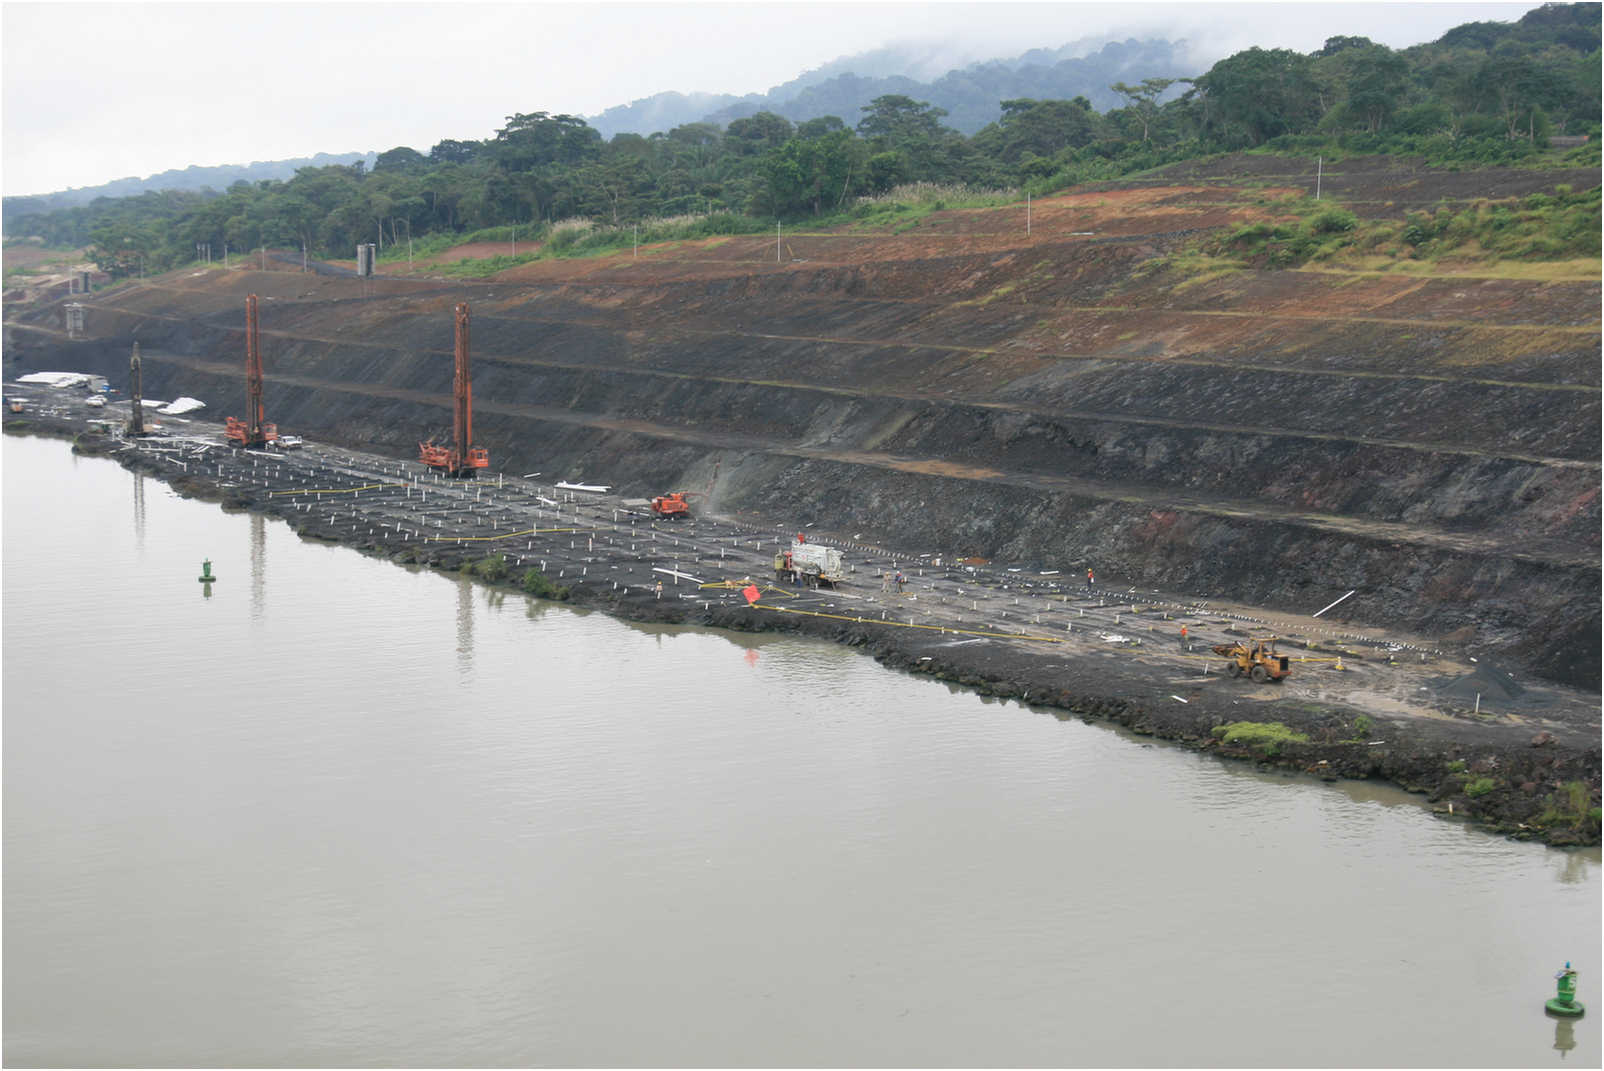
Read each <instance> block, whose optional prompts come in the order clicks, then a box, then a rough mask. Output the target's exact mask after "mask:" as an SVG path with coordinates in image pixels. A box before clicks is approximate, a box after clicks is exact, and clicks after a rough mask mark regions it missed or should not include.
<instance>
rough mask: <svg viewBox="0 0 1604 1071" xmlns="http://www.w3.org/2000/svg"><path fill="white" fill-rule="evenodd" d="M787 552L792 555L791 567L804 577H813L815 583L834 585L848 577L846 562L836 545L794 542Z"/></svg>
mask: <svg viewBox="0 0 1604 1071" xmlns="http://www.w3.org/2000/svg"><path fill="white" fill-rule="evenodd" d="M787 553H789V554H790V555H791V567H792V568H793V569H795V570H797V571H798V572H800V573H801V574H802V575H803V576H804V577H811V578H813V581H814V582H815V583H825V584H829V585H830V586H832V587H834V586H835V585H836V584H839V583H840V582H841V581H843V580H845V579H846V576H847V567H846V562H845V561H843V560H842V558H841V552H840V551H839V550H837V549H836V548H835V547H826V546H822V545H820V544H818V543H792V544H791V546H790V547H789V548H788V550H787Z"/></svg>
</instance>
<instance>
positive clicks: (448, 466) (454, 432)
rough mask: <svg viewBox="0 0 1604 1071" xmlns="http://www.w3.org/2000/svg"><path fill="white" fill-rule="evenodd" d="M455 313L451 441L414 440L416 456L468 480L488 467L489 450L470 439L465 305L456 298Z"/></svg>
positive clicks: (470, 384) (470, 392)
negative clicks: (454, 363) (455, 351)
mask: <svg viewBox="0 0 1604 1071" xmlns="http://www.w3.org/2000/svg"><path fill="white" fill-rule="evenodd" d="M456 314H457V373H456V380H455V385H454V394H455V402H454V405H453V407H452V420H451V445H450V446H438V445H436V444H435V441H434V440H433V439H430V440H429V441H428V442H422V443H419V444H418V460H419V461H421V462H423V463H424V464H425V465H427V466H429V467H430V468H431V469H435V470H436V471H438V472H440V473H442V474H444V475H446V476H452V477H456V478H458V479H468V480H471V479H473V477H474V474H475V473H476V472H478V470H480V469H483V468H489V467H490V451H489V450H487V449H485V448H484V447H482V446H474V445H472V443H473V383H472V380H471V379H470V378H469V376H468V305H467V302H459V303H458V304H457V307H456Z"/></svg>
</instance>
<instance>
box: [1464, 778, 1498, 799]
mask: <svg viewBox="0 0 1604 1071" xmlns="http://www.w3.org/2000/svg"><path fill="white" fill-rule="evenodd" d="M1496 787H1498V782H1497V781H1495V780H1493V779H1492V778H1491V777H1478V778H1476V780H1474V781H1470V782H1467V783H1466V785H1465V795H1467V796H1469V797H1470V798H1471V799H1476V798H1477V797H1478V796H1485V795H1487V793H1489V792H1491V791H1492V790H1493V789H1494V788H1496Z"/></svg>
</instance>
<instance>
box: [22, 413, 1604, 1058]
mask: <svg viewBox="0 0 1604 1071" xmlns="http://www.w3.org/2000/svg"><path fill="white" fill-rule="evenodd" d="M3 463H4V507H5V510H4V548H3V549H4V576H3V579H4V587H3V596H4V603H3V624H4V837H5V840H4V848H5V859H4V864H5V866H4V886H5V887H4V893H5V902H4V916H5V917H4V922H5V943H4V967H5V978H4V981H5V987H4V1001H5V1003H4V1012H5V1024H4V1027H5V1060H6V1063H7V1064H9V1065H13V1066H15V1065H24V1064H46V1065H105V1064H125V1065H126V1064H134V1065H240V1064H246V1065H402V1066H407V1065H430V1066H434V1065H464V1064H466V1065H480V1066H482V1065H529V1064H564V1065H608V1066H616V1065H626V1066H627V1065H641V1064H648V1065H685V1064H692V1065H702V1066H729V1065H825V1066H830V1065H835V1066H843V1065H850V1066H858V1065H934V1066H941V1065H1114V1066H1119V1065H1142V1066H1152V1065H1159V1066H1163V1065H1233V1066H1282V1065H1290V1066H1309V1065H1314V1066H1399V1065H1405V1066H1407V1065H1416V1066H1420V1065H1427V1066H1548V1065H1555V1066H1561V1060H1562V1057H1563V1058H1564V1062H1565V1064H1570V1065H1577V1066H1598V1064H1599V1062H1600V1048H1599V1029H1598V1023H1599V1016H1600V1015H1601V1014H1604V984H1601V977H1600V964H1599V962H1598V951H1599V944H1600V925H1599V917H1600V908H1599V903H1600V898H1599V880H1600V879H1599V855H1598V853H1597V852H1591V853H1581V854H1577V853H1572V854H1565V853H1561V852H1557V851H1553V850H1548V849H1544V848H1541V847H1535V846H1532V845H1522V844H1514V843H1509V842H1506V841H1503V840H1498V839H1494V838H1490V837H1487V836H1484V835H1481V834H1479V833H1476V832H1474V831H1470V830H1467V829H1465V828H1463V827H1461V826H1458V825H1452V824H1447V823H1443V822H1440V821H1437V820H1434V819H1432V818H1431V817H1429V816H1428V815H1426V814H1425V813H1424V812H1423V811H1422V810H1421V809H1420V808H1419V807H1418V806H1416V805H1415V804H1414V803H1413V802H1410V801H1409V800H1408V798H1407V797H1404V796H1402V795H1401V794H1397V793H1393V792H1390V791H1385V790H1377V789H1374V788H1367V787H1364V786H1358V787H1355V788H1351V789H1348V790H1343V789H1340V788H1336V787H1332V786H1327V785H1321V784H1318V783H1313V782H1306V781H1302V780H1290V779H1285V778H1281V777H1266V776H1262V775H1259V774H1256V773H1253V772H1252V771H1249V770H1244V769H1240V768H1236V767H1230V766H1225V765H1221V764H1219V763H1217V762H1214V761H1212V760H1208V759H1205V758H1202V757H1199V756H1195V755H1192V754H1189V753H1187V752H1184V751H1179V750H1174V749H1169V748H1165V747H1162V746H1160V747H1154V746H1149V745H1146V744H1143V743H1141V742H1138V741H1133V740H1131V739H1128V738H1125V737H1122V736H1120V735H1118V734H1117V733H1114V732H1112V731H1109V730H1107V729H1105V728H1101V727H1095V726H1087V725H1083V724H1081V723H1079V722H1061V721H1058V720H1057V719H1055V718H1053V717H1051V716H1049V715H1047V714H1044V713H1040V712H1036V711H1032V710H1029V709H1027V708H1025V707H1022V706H1019V705H1017V704H1013V703H997V702H988V701H983V700H981V699H979V698H977V697H975V696H972V695H968V694H964V693H961V692H955V691H951V690H949V689H948V688H946V687H944V686H941V685H938V684H933V683H930V682H926V681H920V680H916V679H912V678H909V677H905V676H901V675H898V674H895V673H891V672H888V671H886V670H884V669H882V668H880V667H879V666H877V665H876V664H875V663H874V662H872V661H871V660H869V659H867V658H864V657H862V656H861V655H857V654H853V653H851V652H848V651H846V650H844V649H839V648H836V647H832V646H828V645H823V644H817V643H811V642H802V641H797V640H790V639H765V638H757V639H754V638H750V637H732V636H726V635H722V634H713V633H707V632H698V631H690V630H676V629H647V628H638V627H632V626H628V625H624V624H621V623H618V622H615V621H613V620H610V619H608V618H606V617H604V616H601V615H596V614H584V613H576V612H573V611H569V610H566V609H560V608H555V607H548V606H542V605H538V604H533V603H530V602H528V601H527V600H524V599H522V598H516V597H508V598H505V599H501V598H496V597H492V596H490V595H488V594H487V593H485V592H484V591H483V590H480V589H475V588H473V587H471V586H469V585H466V584H462V583H458V582H457V581H456V580H454V579H452V578H448V577H444V576H440V575H436V574H432V573H426V572H416V571H409V570H406V569H402V568H399V567H397V566H394V565H389V564H386V563H382V562H378V561H374V560H370V559H367V558H364V557H362V556H360V555H358V554H356V553H354V552H352V551H348V550H344V549H341V548H333V547H325V546H319V545H313V544H304V543H302V542H301V541H299V540H298V539H297V538H296V537H295V536H294V535H293V534H291V533H290V532H289V530H288V529H287V528H286V527H285V526H284V525H282V524H279V523H277V522H270V521H263V520H262V519H261V518H256V517H251V516H247V515H230V514H225V513H223V512H222V511H221V510H219V509H218V508H217V507H215V506H213V505H209V504H204V503H195V502H187V501H184V500H182V499H178V498H176V497H174V496H173V495H172V493H171V492H170V491H168V490H167V489H166V488H165V487H164V486H163V485H162V484H160V483H158V482H155V481H152V480H149V479H146V478H142V477H138V476H134V475H132V474H129V473H127V472H125V471H123V470H122V469H121V468H119V467H117V466H116V465H115V464H113V463H111V462H109V461H102V460H91V459H75V458H73V457H72V455H71V454H70V453H69V452H68V449H67V447H66V446H65V445H63V444H61V443H57V442H45V441H37V440H30V439H19V438H16V437H11V436H8V437H6V438H5V439H4V455H3ZM205 557H210V558H211V559H212V561H213V570H214V572H215V573H217V574H218V575H219V576H220V577H221V580H220V581H219V582H218V584H217V585H216V586H215V588H214V590H213V594H212V596H211V598H204V597H203V596H202V593H201V590H200V585H199V584H198V583H196V577H197V576H198V575H199V571H200V565H201V560H202V558H205ZM1567 958H1569V959H1571V960H1573V961H1574V962H1575V964H1576V966H1577V967H1578V968H1579V969H1580V970H1581V972H1582V974H1581V985H1580V990H1579V996H1580V997H1581V999H1582V1000H1584V1001H1585V1002H1587V1003H1589V1004H1590V1005H1592V1007H1593V1009H1594V1010H1592V1011H1590V1012H1589V1014H1588V1016H1587V1017H1586V1018H1584V1019H1583V1020H1581V1022H1580V1023H1578V1024H1576V1025H1575V1027H1574V1031H1571V1029H1570V1028H1569V1027H1568V1026H1565V1027H1557V1026H1556V1024H1555V1023H1554V1022H1553V1021H1552V1020H1550V1019H1548V1018H1546V1017H1545V1016H1544V1015H1543V1014H1542V1010H1541V1008H1542V1001H1543V1000H1544V999H1546V998H1547V997H1549V996H1552V995H1553V989H1554V986H1553V980H1552V976H1553V972H1554V971H1555V970H1556V969H1557V968H1558V967H1559V966H1560V964H1561V963H1562V962H1563V961H1564V960H1565V959H1567ZM1556 1043H1559V1044H1562V1045H1563V1044H1573V1045H1574V1048H1572V1049H1570V1050H1568V1051H1567V1050H1563V1049H1556V1048H1555V1045H1556Z"/></svg>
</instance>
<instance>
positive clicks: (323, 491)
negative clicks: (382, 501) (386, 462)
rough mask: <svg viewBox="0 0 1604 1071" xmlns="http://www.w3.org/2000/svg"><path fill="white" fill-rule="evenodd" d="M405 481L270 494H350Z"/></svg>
mask: <svg viewBox="0 0 1604 1071" xmlns="http://www.w3.org/2000/svg"><path fill="white" fill-rule="evenodd" d="M405 486H406V484H404V483H370V484H364V485H363V486H361V487H308V488H307V489H306V490H304V491H269V492H268V495H269V496H270V497H271V496H273V495H349V494H354V493H355V492H357V491H377V490H378V489H379V488H381V487H405Z"/></svg>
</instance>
